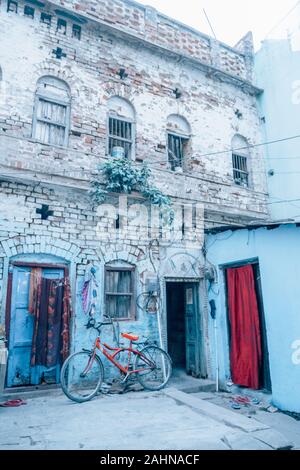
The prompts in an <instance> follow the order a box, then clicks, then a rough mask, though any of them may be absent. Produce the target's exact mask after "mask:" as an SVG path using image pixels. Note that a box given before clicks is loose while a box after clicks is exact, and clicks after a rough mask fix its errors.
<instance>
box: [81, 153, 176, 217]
mask: <svg viewBox="0 0 300 470" xmlns="http://www.w3.org/2000/svg"><path fill="white" fill-rule="evenodd" d="M98 170H99V171H98V174H97V176H96V177H95V178H94V179H93V180H92V181H91V187H92V188H91V191H90V196H91V199H92V201H93V203H94V204H97V205H99V204H102V203H103V202H104V201H105V200H106V198H107V196H108V194H109V193H125V194H131V193H132V192H133V191H137V192H139V193H141V194H142V195H143V196H144V197H145V199H147V200H148V201H150V202H151V204H154V205H157V206H159V207H160V208H162V209H164V212H168V213H169V214H170V215H171V214H172V210H171V205H172V204H171V199H170V198H169V197H168V196H167V195H165V194H164V193H163V192H162V191H160V190H159V189H158V188H156V187H155V186H152V185H151V184H150V182H149V178H150V176H151V170H150V169H149V168H148V167H147V166H146V165H143V166H142V167H141V168H138V167H134V166H133V164H132V161H131V160H128V159H127V158H114V159H111V160H109V161H108V162H106V163H104V164H103V165H99V166H98ZM171 217H172V215H171Z"/></svg>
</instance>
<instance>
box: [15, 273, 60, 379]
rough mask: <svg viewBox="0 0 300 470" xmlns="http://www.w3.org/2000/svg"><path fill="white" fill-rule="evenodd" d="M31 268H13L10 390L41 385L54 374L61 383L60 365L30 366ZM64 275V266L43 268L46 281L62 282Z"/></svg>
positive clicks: (31, 324) (32, 320)
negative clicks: (44, 377) (55, 280)
mask: <svg viewBox="0 0 300 470" xmlns="http://www.w3.org/2000/svg"><path fill="white" fill-rule="evenodd" d="M32 267H33V266H26V264H24V265H15V266H13V271H12V286H11V299H10V319H9V355H8V367H7V384H6V385H7V387H15V386H23V385H38V384H40V383H41V381H42V378H43V376H45V375H51V376H53V377H54V380H55V382H56V383H58V382H59V372H60V366H59V365H58V366H56V367H55V368H52V369H50V368H47V367H44V366H35V367H31V365H30V357H31V346H32V337H33V328H34V316H33V315H32V314H30V313H29V311H28V304H29V286H30V273H31V270H32ZM36 267H39V265H38V264H37V265H36ZM64 275H65V272H64V268H63V267H55V266H53V267H52V266H51V267H50V266H49V267H46V266H43V267H42V276H43V277H44V278H48V279H62V278H64Z"/></svg>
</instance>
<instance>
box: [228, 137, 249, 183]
mask: <svg viewBox="0 0 300 470" xmlns="http://www.w3.org/2000/svg"><path fill="white" fill-rule="evenodd" d="M231 148H232V169H233V180H234V182H235V184H238V185H240V186H244V187H248V186H249V169H248V167H249V163H248V160H249V144H248V142H247V139H245V137H243V136H241V135H239V134H236V135H235V136H234V137H233V139H232V141H231Z"/></svg>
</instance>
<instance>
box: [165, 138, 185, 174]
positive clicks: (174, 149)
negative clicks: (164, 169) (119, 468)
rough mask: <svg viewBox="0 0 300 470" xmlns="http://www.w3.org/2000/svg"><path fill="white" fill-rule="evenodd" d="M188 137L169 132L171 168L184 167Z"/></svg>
mask: <svg viewBox="0 0 300 470" xmlns="http://www.w3.org/2000/svg"><path fill="white" fill-rule="evenodd" d="M188 140H189V139H188V138H187V137H182V136H179V135H176V134H168V159H169V163H170V165H171V170H173V171H174V170H175V169H176V168H178V167H182V165H183V160H184V152H185V147H186V144H187V142H188Z"/></svg>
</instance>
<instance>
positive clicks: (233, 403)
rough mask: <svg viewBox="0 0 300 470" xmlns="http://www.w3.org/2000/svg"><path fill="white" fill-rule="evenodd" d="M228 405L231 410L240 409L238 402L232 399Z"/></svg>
mask: <svg viewBox="0 0 300 470" xmlns="http://www.w3.org/2000/svg"><path fill="white" fill-rule="evenodd" d="M230 406H231V408H232V409H233V410H240V409H241V406H240V405H239V404H238V403H236V402H234V401H232V402H231V403H230Z"/></svg>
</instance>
